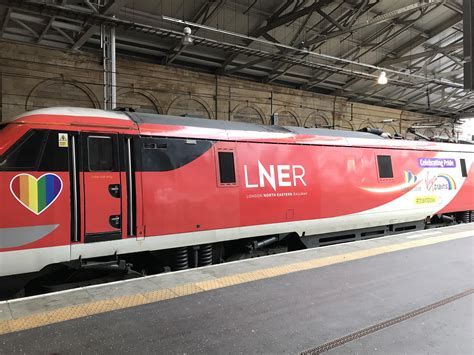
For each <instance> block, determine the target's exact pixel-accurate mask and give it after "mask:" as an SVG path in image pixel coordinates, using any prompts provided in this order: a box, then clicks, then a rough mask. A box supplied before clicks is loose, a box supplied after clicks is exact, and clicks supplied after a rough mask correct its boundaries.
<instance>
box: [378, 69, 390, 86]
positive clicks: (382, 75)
mask: <svg viewBox="0 0 474 355" xmlns="http://www.w3.org/2000/svg"><path fill="white" fill-rule="evenodd" d="M377 83H378V84H380V85H385V84H387V83H388V79H387V73H385V72H384V71H381V72H380V75H379V77H378V79H377Z"/></svg>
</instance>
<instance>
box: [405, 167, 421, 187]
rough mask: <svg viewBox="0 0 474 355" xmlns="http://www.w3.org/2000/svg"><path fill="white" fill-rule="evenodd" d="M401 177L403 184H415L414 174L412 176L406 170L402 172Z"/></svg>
mask: <svg viewBox="0 0 474 355" xmlns="http://www.w3.org/2000/svg"><path fill="white" fill-rule="evenodd" d="M403 176H404V178H405V183H407V184H414V183H416V180H418V178H417V177H416V175H415V174H413V173H412V172H411V171H409V170H406V171H404V172H403Z"/></svg>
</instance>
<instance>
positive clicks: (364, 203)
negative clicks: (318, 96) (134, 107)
mask: <svg viewBox="0 0 474 355" xmlns="http://www.w3.org/2000/svg"><path fill="white" fill-rule="evenodd" d="M30 128H46V129H57V130H59V131H61V130H65V131H81V132H101V133H118V134H128V135H137V134H142V135H156V136H163V137H183V138H184V137H186V138H205V139H212V140H218V141H219V142H217V143H216V144H215V145H214V147H212V148H211V149H210V150H209V151H207V152H206V153H205V154H204V155H202V156H201V157H199V158H198V159H196V160H194V161H193V162H191V163H189V164H187V165H185V166H183V167H181V168H179V169H176V170H173V171H170V172H136V174H135V183H136V191H135V195H136V197H137V198H136V200H137V204H136V214H137V216H136V218H137V221H136V224H137V227H138V230H139V231H143V230H144V231H145V235H146V236H159V235H166V234H176V233H183V232H192V231H202V230H212V229H223V228H230V227H238V226H250V225H258V224H270V223H281V222H286V221H297V220H308V219H318V218H330V217H335V216H344V215H346V214H350V213H356V212H360V211H364V210H367V209H371V208H374V207H377V206H381V205H383V204H386V203H388V202H390V201H392V200H394V199H396V198H397V197H400V196H401V195H403V194H404V193H406V192H407V190H399V191H394V192H386V193H373V192H369V191H367V190H364V189H363V188H387V187H392V186H397V185H400V184H403V183H404V177H403V171H404V170H410V171H411V172H412V173H414V174H417V173H418V172H419V171H420V168H419V167H418V165H417V158H420V157H423V158H429V157H434V156H435V155H436V154H437V153H438V152H440V151H451V152H452V157H453V158H456V157H457V154H458V152H466V153H472V152H473V149H472V148H471V147H469V146H462V145H454V144H442V143H441V144H440V143H434V142H419V141H397V140H375V139H359V138H342V137H325V136H312V135H296V134H291V133H262V132H249V131H245V132H244V131H225V130H219V129H207V128H197V127H186V126H170V125H168V126H166V125H152V124H143V125H140V126H139V127H138V126H137V125H136V124H135V123H133V122H132V121H128V120H118V119H111V118H109V119H108V118H100V117H77V116H64V115H44V114H33V115H30V116H24V117H21V118H20V119H18V120H17V121H16V122H15V123H14V124H12V125H9V126H7V127H6V128H4V129H3V130H1V131H0V155H1V154H3V153H4V152H5V151H6V150H7V149H8V148H9V147H10V146H11V145H12V144H13V143H14V142H15V141H16V140H18V139H19V138H20V137H21V136H22V135H23V134H24V133H25V132H26V131H27V130H28V129H30ZM265 143H280V144H265ZM220 149H224V150H226V149H231V150H233V151H234V152H235V158H236V160H237V161H236V169H237V170H236V173H237V186H220V185H219V184H218V171H217V170H216V159H217V151H218V150H220ZM377 154H390V155H391V156H392V161H393V166H394V169H395V170H394V178H393V179H389V180H386V181H381V180H380V179H379V178H378V175H377V170H376V165H377V164H376V160H375V159H376V155H377ZM258 161H260V162H261V163H262V164H263V165H264V166H265V167H268V166H269V165H290V166H295V165H296V166H304V167H305V169H306V173H305V175H304V181H305V182H306V185H307V186H303V185H302V184H301V181H299V180H298V181H296V186H293V187H291V188H290V187H279V188H278V189H277V190H276V191H274V190H273V189H272V188H271V187H270V186H268V185H267V186H265V187H262V188H253V189H249V188H246V187H245V185H246V178H245V174H244V168H243V167H244V165H246V166H247V168H248V180H249V181H248V183H249V184H254V183H255V181H256V180H257V172H256V171H257V168H258V167H257V164H258ZM18 173H19V172H1V173H0V196H1V203H0V228H11V227H19V226H29V225H42V224H60V227H59V228H58V229H57V230H56V231H54V232H53V233H51V234H50V235H48V236H46V237H45V238H43V239H41V240H39V241H37V242H34V243H31V244H29V245H24V246H22V247H19V248H17V249H30V248H40V247H48V246H55V245H69V244H70V209H69V202H70V196H69V193H70V192H69V191H70V183H69V175H68V173H59V174H58V175H60V177H61V179H62V180H63V184H64V186H63V191H62V193H61V196H60V197H59V198H58V200H57V201H55V202H54V203H53V205H52V206H51V207H49V208H48V210H47V211H45V212H44V213H42V214H41V215H39V216H36V215H34V214H33V213H31V212H30V211H28V210H27V209H25V208H24V207H23V206H22V205H20V204H19V203H18V202H17V201H16V200H15V199H14V198H13V196H12V194H11V193H10V191H9V184H10V181H11V179H12V178H13V177H14V176H15V175H17V174H18ZM22 173H24V172H22ZM29 173H30V174H31V175H33V176H36V177H38V176H40V175H42V174H44V172H41V173H37V172H29ZM469 174H470V177H469V179H467V180H466V181H465V183H464V185H463V186H462V187H460V188H459V192H458V195H457V196H456V197H455V198H454V199H453V200H452V201H451V203H449V204H448V206H446V207H445V208H444V209H443V210H442V212H454V211H463V210H474V201H473V198H472V196H473V195H474V165H472V166H471V171H470V173H469ZM120 180H121V181H122V198H121V199H114V198H112V197H111V196H110V195H109V194H108V185H109V184H111V183H119V182H120ZM290 180H291V178H286V180H285V181H290ZM125 181H126V175H125V173H81V174H80V181H79V186H82V187H84V186H85V189H84V188H81V189H80V202H81V206H80V207H81V208H80V212H81V231H82V236H81V242H80V243H83V240H84V231H85V232H87V233H95V232H106V231H111V230H112V228H111V227H110V226H109V224H108V216H109V215H111V214H121V215H122V237H123V238H127V237H129V236H128V235H127V233H126V231H127V219H126V216H127V213H126V211H127V198H128V197H127V194H126V188H125ZM293 182H294V181H293ZM288 192H291V193H302V194H304V195H300V196H295V195H293V196H291V197H289V196H284V195H283V196H277V197H273V198H253V197H252V196H251V195H252V194H271V193H275V194H277V193H278V194H281V193H288ZM106 217H107V218H106ZM8 250H10V249H1V250H0V252H4V251H8ZM0 255H1V254H0Z"/></svg>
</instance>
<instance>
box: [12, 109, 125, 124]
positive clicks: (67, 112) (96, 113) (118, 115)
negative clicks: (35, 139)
mask: <svg viewBox="0 0 474 355" xmlns="http://www.w3.org/2000/svg"><path fill="white" fill-rule="evenodd" d="M31 115H64V116H85V117H102V118H112V119H118V120H126V121H130V118H129V117H128V116H127V115H126V114H125V113H123V112H119V111H104V110H98V109H95V108H81V107H48V108H41V109H38V110H33V111H27V112H25V113H23V114H21V115H19V116H17V117H15V118H14V120H16V119H19V118H22V117H26V116H31Z"/></svg>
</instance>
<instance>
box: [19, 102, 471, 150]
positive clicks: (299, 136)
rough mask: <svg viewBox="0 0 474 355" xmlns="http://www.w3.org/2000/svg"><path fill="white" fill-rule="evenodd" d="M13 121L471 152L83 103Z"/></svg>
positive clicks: (453, 146)
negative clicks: (79, 106) (102, 107)
mask: <svg viewBox="0 0 474 355" xmlns="http://www.w3.org/2000/svg"><path fill="white" fill-rule="evenodd" d="M14 122H16V123H31V124H55V125H58V124H62V125H71V126H75V127H77V126H84V127H88V126H89V127H91V126H93V127H103V128H104V129H112V128H123V129H128V130H130V129H134V130H137V131H138V132H139V133H140V134H142V135H157V136H168V137H181V138H193V139H211V140H229V141H252V142H268V143H286V144H315V145H316V144H319V145H335V146H336V145H337V146H368V147H374V148H375V147H380V148H392V149H410V150H417V149H422V150H445V151H467V152H473V151H474V148H473V146H472V145H464V144H453V143H438V142H431V141H407V140H398V139H386V138H383V137H381V136H378V135H376V134H372V133H366V132H354V131H341V130H333V129H320V128H304V127H288V126H285V127H282V126H275V125H258V124H253V123H243V122H233V121H223V120H213V119H203V118H194V117H182V116H170V115H161V114H150V113H138V112H124V111H105V110H98V109H88V108H74V107H52V108H45V109H38V110H33V111H29V112H26V113H24V114H22V115H20V116H18V117H16V118H15V120H14Z"/></svg>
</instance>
